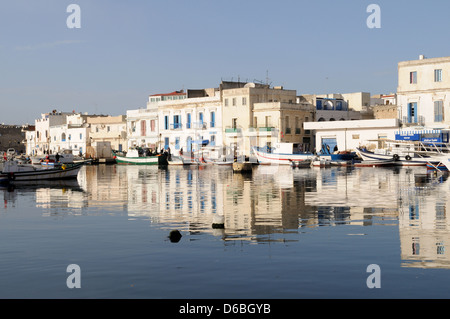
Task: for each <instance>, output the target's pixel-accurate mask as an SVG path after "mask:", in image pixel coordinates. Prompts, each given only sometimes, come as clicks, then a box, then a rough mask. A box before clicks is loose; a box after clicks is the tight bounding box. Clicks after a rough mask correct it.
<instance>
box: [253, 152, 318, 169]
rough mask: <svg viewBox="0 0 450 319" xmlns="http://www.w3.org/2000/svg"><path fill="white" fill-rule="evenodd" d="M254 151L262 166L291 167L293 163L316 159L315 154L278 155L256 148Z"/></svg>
mask: <svg viewBox="0 0 450 319" xmlns="http://www.w3.org/2000/svg"><path fill="white" fill-rule="evenodd" d="M253 151H254V152H255V155H256V158H257V159H258V162H259V163H261V164H278V165H291V163H292V162H301V161H307V160H312V159H313V158H314V157H315V156H314V154H311V153H304V154H277V153H267V152H263V151H260V150H258V149H256V148H254V149H253Z"/></svg>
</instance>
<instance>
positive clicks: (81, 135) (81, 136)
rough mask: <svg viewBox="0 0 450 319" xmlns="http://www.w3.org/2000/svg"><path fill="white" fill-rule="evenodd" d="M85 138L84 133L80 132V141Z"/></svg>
mask: <svg viewBox="0 0 450 319" xmlns="http://www.w3.org/2000/svg"><path fill="white" fill-rule="evenodd" d="M82 140H83V133H80V141H82Z"/></svg>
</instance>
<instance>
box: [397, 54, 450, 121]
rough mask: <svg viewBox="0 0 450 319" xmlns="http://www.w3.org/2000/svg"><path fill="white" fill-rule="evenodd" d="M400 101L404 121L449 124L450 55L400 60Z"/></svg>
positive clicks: (398, 91)
mask: <svg viewBox="0 0 450 319" xmlns="http://www.w3.org/2000/svg"><path fill="white" fill-rule="evenodd" d="M397 103H398V105H399V107H400V119H401V120H402V122H403V125H406V126H421V127H429V128H448V127H449V124H450V108H449V106H450V57H441V58H430V59H428V58H426V57H424V56H423V55H421V56H419V59H418V60H412V61H403V62H399V63H398V88H397Z"/></svg>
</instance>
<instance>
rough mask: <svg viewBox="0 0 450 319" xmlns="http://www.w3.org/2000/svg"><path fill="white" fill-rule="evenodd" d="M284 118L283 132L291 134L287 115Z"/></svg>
mask: <svg viewBox="0 0 450 319" xmlns="http://www.w3.org/2000/svg"><path fill="white" fill-rule="evenodd" d="M284 120H285V126H284V127H285V131H286V132H285V133H286V134H291V127H290V125H289V116H286V117H285V119H284Z"/></svg>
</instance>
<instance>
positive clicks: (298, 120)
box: [295, 116, 300, 134]
mask: <svg viewBox="0 0 450 319" xmlns="http://www.w3.org/2000/svg"><path fill="white" fill-rule="evenodd" d="M295 134H300V119H299V118H298V117H297V116H296V117H295Z"/></svg>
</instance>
